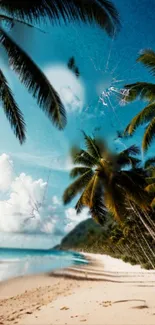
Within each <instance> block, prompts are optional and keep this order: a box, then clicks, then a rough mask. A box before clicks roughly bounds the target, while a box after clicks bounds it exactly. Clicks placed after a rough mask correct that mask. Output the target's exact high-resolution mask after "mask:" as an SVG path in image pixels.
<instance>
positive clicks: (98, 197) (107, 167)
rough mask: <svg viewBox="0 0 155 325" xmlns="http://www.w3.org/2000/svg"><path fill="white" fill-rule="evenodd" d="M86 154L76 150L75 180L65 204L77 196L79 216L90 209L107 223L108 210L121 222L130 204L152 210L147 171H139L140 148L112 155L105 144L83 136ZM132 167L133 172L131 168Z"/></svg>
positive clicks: (73, 170)
mask: <svg viewBox="0 0 155 325" xmlns="http://www.w3.org/2000/svg"><path fill="white" fill-rule="evenodd" d="M84 139H85V146H86V150H84V149H80V148H73V149H72V150H71V155H72V159H73V163H74V164H76V165H78V166H76V167H75V168H73V169H72V171H71V173H70V176H71V177H72V178H76V180H75V181H74V182H73V183H72V184H71V185H70V186H69V187H68V188H67V189H66V190H65V192H64V195H63V201H64V204H68V203H70V202H71V201H72V200H73V199H74V198H75V197H76V196H77V195H78V194H80V197H79V200H78V202H77V204H76V206H75V209H76V211H77V213H80V212H81V210H82V209H83V208H84V207H88V208H89V210H90V213H91V215H92V217H93V218H94V219H95V220H96V221H98V222H99V223H102V222H104V218H105V215H106V213H107V210H108V211H109V212H111V213H112V214H113V216H114V217H115V218H116V219H117V220H119V221H121V220H123V219H124V218H126V216H127V215H128V213H129V212H128V210H129V203H132V204H133V205H134V206H136V207H140V208H141V209H142V210H144V211H145V210H147V209H148V208H149V202H150V198H149V194H148V193H147V192H145V190H144V188H145V186H146V184H147V183H146V180H145V177H144V174H145V171H143V170H142V169H141V168H139V162H140V161H139V159H138V158H137V157H136V155H138V154H139V148H137V147H136V146H131V147H129V148H128V149H126V150H124V151H122V152H120V153H118V154H113V153H111V152H110V151H109V150H107V147H106V145H105V143H104V142H103V141H101V140H98V139H94V138H92V137H89V136H87V135H86V134H85V133H84ZM130 167H131V168H130Z"/></svg>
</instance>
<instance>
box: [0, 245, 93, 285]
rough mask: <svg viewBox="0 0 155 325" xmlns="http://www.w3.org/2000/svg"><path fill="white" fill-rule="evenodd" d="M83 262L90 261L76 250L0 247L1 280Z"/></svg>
mask: <svg viewBox="0 0 155 325" xmlns="http://www.w3.org/2000/svg"><path fill="white" fill-rule="evenodd" d="M83 263H84V264H87V263H88V262H87V261H86V259H85V258H84V256H83V255H81V254H79V253H75V252H68V251H57V250H49V249H19V248H0V281H3V280H6V279H9V278H13V277H17V276H23V275H28V274H37V273H41V272H49V271H51V270H54V269H58V268H64V267H67V266H70V265H72V264H83Z"/></svg>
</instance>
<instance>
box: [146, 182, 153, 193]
mask: <svg viewBox="0 0 155 325" xmlns="http://www.w3.org/2000/svg"><path fill="white" fill-rule="evenodd" d="M145 190H146V191H147V192H148V193H155V183H153V184H149V185H147V186H146V188H145Z"/></svg>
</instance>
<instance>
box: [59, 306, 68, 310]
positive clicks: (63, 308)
mask: <svg viewBox="0 0 155 325" xmlns="http://www.w3.org/2000/svg"><path fill="white" fill-rule="evenodd" d="M68 309H69V307H66V306H64V307H61V308H60V310H68Z"/></svg>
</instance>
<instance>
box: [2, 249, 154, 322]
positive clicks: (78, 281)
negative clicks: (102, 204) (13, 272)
mask: <svg viewBox="0 0 155 325" xmlns="http://www.w3.org/2000/svg"><path fill="white" fill-rule="evenodd" d="M86 257H87V258H88V259H89V261H90V264H89V265H82V266H79V265H78V266H72V267H70V268H67V269H61V270H56V271H54V272H51V273H48V274H42V275H32V276H26V277H19V278H16V279H11V280H7V281H4V282H2V283H1V284H0V324H1V325H2V324H3V325H8V324H10V325H13V324H19V325H27V324H28V325H35V324H37V325H42V324H45V325H52V324H53V325H54V324H59V325H60V324H64V325H69V324H70V325H71V324H80V323H81V324H82V323H84V324H90V325H95V324H98V325H100V324H102V325H104V324H105V325H118V324H119V325H127V324H128V325H131V324H139V325H143V324H147V325H151V324H152V325H153V324H155V299H154V297H155V271H146V270H142V269H141V267H140V266H131V265H130V264H128V263H124V262H122V261H121V260H117V259H113V258H111V257H109V256H105V255H93V254H86Z"/></svg>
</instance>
